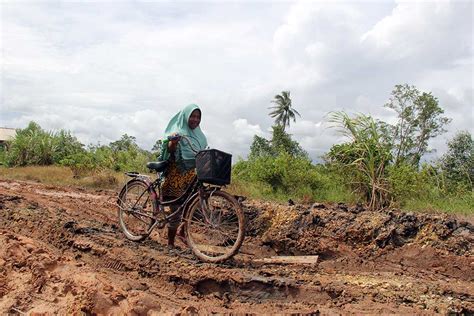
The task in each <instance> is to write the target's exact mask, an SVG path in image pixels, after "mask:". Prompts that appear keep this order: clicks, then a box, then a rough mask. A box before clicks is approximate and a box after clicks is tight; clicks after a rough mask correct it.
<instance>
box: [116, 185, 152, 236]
mask: <svg viewBox="0 0 474 316" xmlns="http://www.w3.org/2000/svg"><path fill="white" fill-rule="evenodd" d="M118 204H119V209H118V217H119V224H120V228H121V229H122V231H123V233H124V234H125V236H126V237H127V238H128V239H130V240H133V241H141V240H144V239H145V238H147V237H148V235H149V234H150V232H151V230H150V229H151V227H152V226H153V224H154V223H155V220H154V219H153V218H152V217H153V213H154V212H153V211H154V210H153V201H152V198H151V195H150V191H148V185H147V184H146V183H144V182H143V181H140V180H132V181H130V182H128V183H127V184H126V185H125V186H124V187H123V189H122V191H121V192H120V195H119V201H118Z"/></svg>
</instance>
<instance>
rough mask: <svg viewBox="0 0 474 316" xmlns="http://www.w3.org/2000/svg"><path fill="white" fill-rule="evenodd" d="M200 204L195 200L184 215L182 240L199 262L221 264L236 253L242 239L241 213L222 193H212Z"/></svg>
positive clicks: (227, 196)
mask: <svg viewBox="0 0 474 316" xmlns="http://www.w3.org/2000/svg"><path fill="white" fill-rule="evenodd" d="M203 202H204V203H201V202H200V199H199V198H198V199H196V200H195V201H194V203H193V204H192V205H191V206H190V208H189V211H188V212H187V213H186V215H185V223H186V225H185V235H186V240H187V242H188V245H189V247H190V248H191V250H192V251H193V253H194V254H195V255H196V256H197V257H198V258H199V259H201V260H202V261H205V262H214V263H216V262H222V261H225V260H227V259H229V258H231V257H232V256H234V255H235V254H236V253H237V252H238V251H239V249H240V246H241V245H242V242H243V240H244V235H245V232H244V230H245V228H244V223H245V220H244V213H243V211H242V208H241V207H240V205H239V203H238V202H237V200H236V199H235V198H234V197H233V196H232V195H230V194H229V193H227V192H225V191H216V192H213V193H212V194H210V195H209V196H208V197H207V198H206V199H205V200H204V201H203ZM201 204H202V205H201Z"/></svg>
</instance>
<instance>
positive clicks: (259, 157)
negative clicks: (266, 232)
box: [0, 84, 474, 209]
mask: <svg viewBox="0 0 474 316" xmlns="http://www.w3.org/2000/svg"><path fill="white" fill-rule="evenodd" d="M271 103H272V104H273V105H272V106H271V107H269V109H270V110H271V111H270V113H269V115H270V116H271V117H272V118H273V119H274V120H275V121H274V124H273V126H272V133H271V138H270V139H266V138H264V137H260V136H258V135H255V136H254V138H253V141H252V144H251V146H250V152H249V155H248V158H247V159H246V160H244V159H240V160H239V161H238V162H237V163H236V164H235V165H234V166H233V171H232V172H233V179H234V182H236V183H237V184H240V185H241V187H242V188H245V190H247V191H246V192H244V193H248V194H249V195H253V196H261V197H273V198H277V199H286V198H288V197H291V198H292V199H300V200H302V201H312V200H331V201H348V200H350V201H354V202H356V201H358V202H363V203H366V204H367V206H368V207H369V208H371V209H380V208H383V207H387V206H393V205H400V206H403V205H404V204H405V203H407V201H410V200H411V199H426V200H441V199H445V198H446V196H454V197H462V198H463V199H464V198H466V197H467V201H468V202H467V203H468V204H469V205H470V206H471V207H473V205H472V203H473V198H472V196H473V193H472V190H473V185H472V180H473V177H474V158H473V150H474V146H473V141H472V136H471V134H470V133H469V132H467V131H461V132H458V133H457V134H456V135H455V136H454V137H453V138H452V139H451V140H450V141H449V142H448V151H447V152H446V153H445V154H444V155H443V156H442V157H441V158H439V159H437V160H435V161H431V162H428V161H424V162H423V160H422V157H423V156H424V155H425V154H427V153H429V152H430V151H431V150H432V149H430V148H429V146H428V144H429V141H430V140H431V139H433V138H435V137H438V136H439V135H441V134H442V133H444V132H445V131H446V126H447V124H449V122H450V119H449V118H447V117H445V116H444V111H443V109H442V108H441V106H440V105H439V101H438V99H437V98H436V97H435V96H433V95H432V94H431V93H426V92H421V91H419V90H418V89H417V88H416V87H414V86H410V85H407V84H404V85H397V86H395V88H394V89H393V91H392V93H391V95H390V98H389V101H388V102H387V104H385V105H384V106H385V107H387V108H389V109H392V110H393V111H394V112H395V113H396V116H397V120H396V121H395V122H394V123H391V124H390V123H388V122H384V121H381V120H377V119H375V118H373V117H371V116H370V115H365V114H357V115H350V114H348V113H345V112H333V113H330V115H329V122H330V123H331V124H332V125H333V127H334V128H336V129H338V131H339V132H340V133H341V134H342V135H344V136H345V139H346V141H345V142H344V143H341V144H334V145H333V146H332V147H331V148H330V149H329V151H328V152H327V153H326V154H325V155H324V157H323V163H318V164H314V163H313V162H312V160H311V159H310V157H309V155H308V153H307V152H306V151H305V150H304V148H302V146H301V145H300V144H299V143H298V142H297V141H296V140H294V139H293V138H292V135H291V134H289V133H288V132H287V131H286V128H287V127H289V126H290V123H291V122H296V118H297V117H301V115H300V113H299V112H298V111H297V110H296V109H295V107H294V106H293V104H292V100H291V96H290V91H282V93H281V94H277V95H276V96H275V97H274V99H273V100H271ZM160 147H161V146H160V140H158V141H157V142H156V144H155V145H154V146H153V148H152V150H151V151H147V150H144V149H141V148H140V147H139V146H138V145H137V143H136V138H135V137H133V136H130V135H127V134H124V135H123V136H122V137H121V138H120V139H119V140H116V141H113V142H110V143H109V144H107V145H100V144H98V145H89V146H85V145H83V144H81V143H80V142H79V141H78V140H77V138H76V137H74V136H73V135H72V134H71V133H70V132H68V131H65V130H60V131H58V132H50V131H45V130H43V129H42V128H41V127H40V126H39V125H38V124H37V123H35V122H30V124H29V125H28V126H27V127H26V128H24V129H18V130H17V133H16V136H15V138H14V139H13V140H12V141H10V142H8V145H7V146H6V147H4V148H0V163H1V164H3V165H6V166H9V167H15V166H27V165H53V164H54V165H63V166H67V167H69V168H71V170H72V171H73V174H74V176H75V177H82V176H84V175H87V174H90V173H91V172H100V171H102V170H114V171H130V170H135V171H140V172H145V171H146V170H145V165H146V162H147V161H151V160H155V159H156V158H157V156H158V154H159V150H160ZM245 190H244V191H245Z"/></svg>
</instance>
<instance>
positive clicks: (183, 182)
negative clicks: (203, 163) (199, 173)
mask: <svg viewBox="0 0 474 316" xmlns="http://www.w3.org/2000/svg"><path fill="white" fill-rule="evenodd" d="M195 176H196V170H195V169H191V170H188V171H186V172H185V173H181V172H180V171H179V169H178V166H177V164H176V161H175V160H170V164H169V166H168V170H167V174H166V178H165V181H163V184H162V185H161V190H162V192H163V196H164V197H165V198H167V199H169V198H178V197H180V196H181V195H182V194H183V193H184V192H185V191H186V189H187V188H188V186H189V185H190V184H191V183H192V182H193V180H194V177H195Z"/></svg>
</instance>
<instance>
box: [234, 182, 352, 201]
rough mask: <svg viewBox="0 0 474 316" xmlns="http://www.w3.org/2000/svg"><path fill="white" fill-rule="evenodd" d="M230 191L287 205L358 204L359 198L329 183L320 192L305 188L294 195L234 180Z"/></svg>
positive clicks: (265, 186)
mask: <svg viewBox="0 0 474 316" xmlns="http://www.w3.org/2000/svg"><path fill="white" fill-rule="evenodd" d="M227 189H228V191H230V192H231V193H232V194H236V195H243V196H247V197H250V198H253V199H258V200H265V201H274V202H279V203H287V202H288V200H289V199H292V200H293V201H295V202H299V203H304V204H307V203H313V202H346V203H356V202H357V197H356V196H354V195H353V194H352V193H351V192H350V191H349V190H347V189H346V188H344V187H343V186H342V185H338V184H336V183H335V182H334V183H332V182H331V183H327V184H326V185H325V186H324V187H323V188H321V189H319V190H314V191H311V190H310V189H308V190H304V189H303V188H302V189H300V190H297V191H296V192H295V193H294V194H288V193H284V192H279V191H277V192H274V191H273V190H272V188H271V187H270V186H269V185H266V184H264V183H254V182H250V181H245V180H241V179H233V180H232V184H231V185H230V186H228V188H227Z"/></svg>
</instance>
